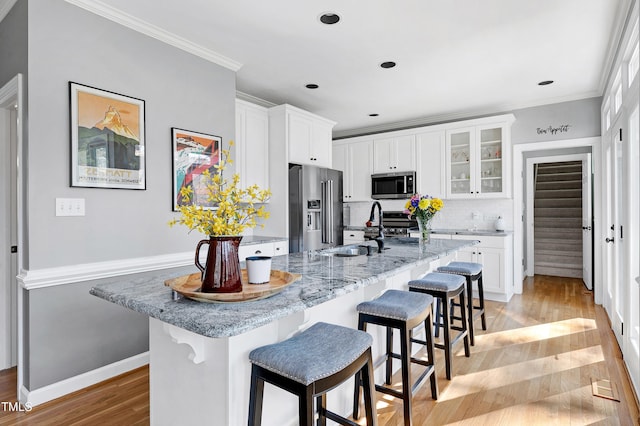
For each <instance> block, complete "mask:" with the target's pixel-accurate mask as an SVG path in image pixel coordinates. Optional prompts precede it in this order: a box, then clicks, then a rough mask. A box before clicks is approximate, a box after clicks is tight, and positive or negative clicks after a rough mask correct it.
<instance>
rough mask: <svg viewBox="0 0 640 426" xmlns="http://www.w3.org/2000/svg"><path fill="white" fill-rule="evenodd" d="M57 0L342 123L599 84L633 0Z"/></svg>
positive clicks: (398, 122)
mask: <svg viewBox="0 0 640 426" xmlns="http://www.w3.org/2000/svg"><path fill="white" fill-rule="evenodd" d="M67 1H68V2H69V3H73V4H76V5H78V6H81V7H84V8H86V9H89V10H92V11H94V12H96V13H99V14H102V15H103V16H106V17H108V18H110V19H113V20H116V21H119V22H121V23H124V24H125V25H128V26H130V27H132V28H135V29H138V30H140V31H142V32H146V33H147V34H150V35H152V36H155V37H157V38H160V39H164V40H165V41H168V42H170V43H172V44H174V45H177V46H179V47H182V48H185V50H190V51H192V52H194V53H196V54H199V55H201V56H203V57H206V58H207V59H209V60H212V61H214V62H217V63H220V64H222V65H224V66H227V67H228V68H231V69H234V70H237V90H238V91H239V92H242V94H241V95H240V96H241V97H244V98H247V97H249V98H250V97H256V98H259V99H260V100H262V101H266V103H271V104H276V105H277V104H282V103H289V104H292V105H295V106H297V107H300V108H303V109H305V110H308V111H311V112H313V113H316V114H319V115H321V116H324V117H326V118H329V119H331V120H334V121H336V122H337V124H336V127H335V128H334V131H335V133H334V135H338V136H340V135H343V136H345V135H350V134H359V133H366V132H371V131H374V130H382V129H389V128H399V127H409V126H411V125H419V124H427V123H429V122H437V121H444V120H447V119H455V118H462V117H470V116H474V115H481V114H487V113H496V112H503V111H508V110H511V109H517V108H523V107H528V106H535V105H542V104H548V103H556V102H562V101H567V100H575V99H583V98H588V97H593V96H600V95H601V94H602V92H603V88H604V83H605V81H606V78H607V73H608V71H609V67H610V63H611V61H612V58H611V52H612V51H613V50H614V49H615V46H616V45H617V42H618V37H619V32H620V30H621V29H622V28H621V27H622V24H623V23H624V20H623V19H624V15H625V13H626V11H627V10H628V7H629V3H630V2H631V0H535V1H532V0H482V1H478V0H447V1H442V0H403V1H390V0H367V1H363V0H324V1H301V0H270V1H264V0H262V1H261V0H235V1H228V0H224V1H223V0H180V1H179V2H178V1H163V2H158V1H157V0H136V1H131V0H101V1H96V0H67ZM326 12H331V13H336V14H338V15H339V16H340V17H341V19H340V21H339V22H338V23H336V24H334V25H324V24H322V23H320V22H319V17H320V15H322V14H323V13H326ZM385 61H394V62H396V63H397V65H396V66H395V67H394V68H390V69H383V68H381V67H380V64H381V63H382V62H385ZM543 80H553V81H554V83H553V84H551V85H547V86H539V85H538V82H540V81H543ZM308 83H315V84H317V85H319V88H317V89H314V90H310V89H307V88H305V85H306V84H308ZM243 94H246V95H243ZM247 95H248V96H247ZM373 113H375V114H379V115H378V116H377V117H370V116H369V114H373Z"/></svg>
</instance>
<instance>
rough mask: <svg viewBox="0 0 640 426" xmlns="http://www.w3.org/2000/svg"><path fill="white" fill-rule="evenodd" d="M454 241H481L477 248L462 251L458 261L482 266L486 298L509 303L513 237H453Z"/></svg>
mask: <svg viewBox="0 0 640 426" xmlns="http://www.w3.org/2000/svg"><path fill="white" fill-rule="evenodd" d="M451 238H452V239H454V240H479V241H480V243H479V244H478V245H475V246H471V247H466V248H463V249H460V250H459V251H458V253H457V256H456V260H458V261H460V262H475V263H481V264H482V283H483V288H484V293H485V298H487V299H489V300H498V301H502V302H507V301H509V299H511V296H512V295H513V279H512V277H513V274H512V272H511V271H512V269H513V267H512V265H513V250H512V245H513V237H512V236H511V235H507V236H503V237H491V236H480V237H479V236H474V235H452V236H451Z"/></svg>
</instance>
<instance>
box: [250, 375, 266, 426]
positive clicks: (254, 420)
mask: <svg viewBox="0 0 640 426" xmlns="http://www.w3.org/2000/svg"><path fill="white" fill-rule="evenodd" d="M258 368H259V367H257V366H255V365H253V366H252V367H251V388H250V391H249V395H250V396H249V423H248V425H249V426H260V425H261V424H262V398H263V395H264V379H262V377H259V375H258Z"/></svg>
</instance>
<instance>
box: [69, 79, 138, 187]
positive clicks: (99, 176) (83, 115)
mask: <svg viewBox="0 0 640 426" xmlns="http://www.w3.org/2000/svg"><path fill="white" fill-rule="evenodd" d="M69 96H70V125H71V186H79V187H91V188H116V189H143V190H144V189H146V160H145V148H146V135H145V102H144V101H143V100H142V99H137V98H133V97H130V96H125V95H121V94H119V93H114V92H110V91H107V90H102V89H98V88H96V87H91V86H86V85H83V84H79V83H74V82H72V81H70V82H69Z"/></svg>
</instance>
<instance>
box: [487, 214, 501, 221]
mask: <svg viewBox="0 0 640 426" xmlns="http://www.w3.org/2000/svg"><path fill="white" fill-rule="evenodd" d="M484 219H485V220H498V215H497V214H486V215H484Z"/></svg>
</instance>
